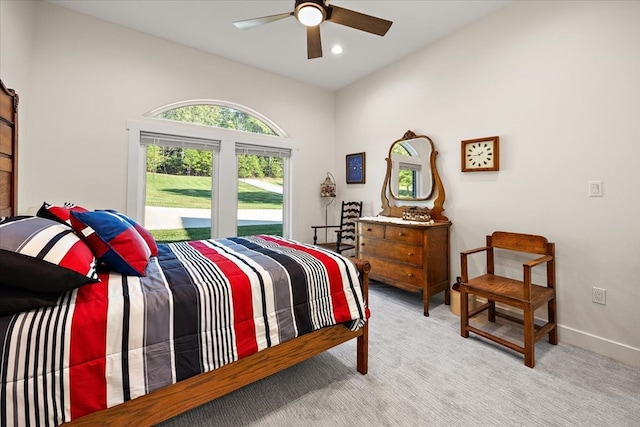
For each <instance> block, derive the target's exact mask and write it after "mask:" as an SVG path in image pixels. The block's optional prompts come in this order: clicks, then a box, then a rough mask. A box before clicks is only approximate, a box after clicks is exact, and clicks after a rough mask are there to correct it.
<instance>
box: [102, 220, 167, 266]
mask: <svg viewBox="0 0 640 427" xmlns="http://www.w3.org/2000/svg"><path fill="white" fill-rule="evenodd" d="M107 212H111V213H113V214H116V215H118V216H119V217H120V218H122V219H124V220H125V221H127V222H128V223H129V224H131V225H132V226H133V228H135V229H136V231H137V232H138V233H139V234H140V237H142V238H143V239H144V241H145V242H146V243H147V246H149V250H150V251H151V256H158V245H157V244H156V239H154V238H153V236H152V235H151V233H150V232H149V230H147V229H146V228H144V227H143V226H141V225H140V224H138V223H137V222H135V221H134V220H132V219H131V218H129V217H128V216H126V215H125V214H123V213H120V212H118V211H114V210H111V209H107Z"/></svg>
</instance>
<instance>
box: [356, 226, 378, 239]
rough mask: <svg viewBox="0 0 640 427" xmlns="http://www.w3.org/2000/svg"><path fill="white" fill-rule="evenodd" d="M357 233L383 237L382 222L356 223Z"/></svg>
mask: <svg viewBox="0 0 640 427" xmlns="http://www.w3.org/2000/svg"><path fill="white" fill-rule="evenodd" d="M358 234H360V235H362V236H365V237H379V238H383V237H384V224H370V223H366V222H359V223H358Z"/></svg>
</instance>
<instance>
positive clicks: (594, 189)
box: [589, 181, 602, 197]
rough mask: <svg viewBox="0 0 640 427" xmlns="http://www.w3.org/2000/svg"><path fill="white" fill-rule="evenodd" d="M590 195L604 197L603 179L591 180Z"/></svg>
mask: <svg viewBox="0 0 640 427" xmlns="http://www.w3.org/2000/svg"><path fill="white" fill-rule="evenodd" d="M589 197H602V181H589Z"/></svg>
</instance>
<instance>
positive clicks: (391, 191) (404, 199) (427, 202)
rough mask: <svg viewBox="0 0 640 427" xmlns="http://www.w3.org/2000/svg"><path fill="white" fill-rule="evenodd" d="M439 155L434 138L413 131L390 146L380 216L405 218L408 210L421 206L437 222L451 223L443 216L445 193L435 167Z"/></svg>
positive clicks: (406, 133)
mask: <svg viewBox="0 0 640 427" xmlns="http://www.w3.org/2000/svg"><path fill="white" fill-rule="evenodd" d="M437 156H438V152H437V151H436V149H435V147H434V145H433V141H431V138H429V137H428V136H426V135H416V134H415V133H413V132H412V131H410V130H409V131H407V132H405V134H404V136H403V137H402V138H400V139H399V140H397V141H394V142H393V143H392V144H391V147H390V148H389V156H388V157H387V158H386V162H387V173H386V175H385V178H384V183H383V184H382V192H381V199H382V212H380V214H379V215H382V216H390V217H396V218H402V217H403V213H405V211H406V210H407V209H409V208H411V207H419V208H422V209H427V211H428V213H429V214H430V216H431V218H432V219H434V220H435V221H448V218H447V217H446V216H444V215H443V214H442V211H444V199H445V193H444V187H443V185H442V180H441V179H440V174H438V169H437V168H436V157H437Z"/></svg>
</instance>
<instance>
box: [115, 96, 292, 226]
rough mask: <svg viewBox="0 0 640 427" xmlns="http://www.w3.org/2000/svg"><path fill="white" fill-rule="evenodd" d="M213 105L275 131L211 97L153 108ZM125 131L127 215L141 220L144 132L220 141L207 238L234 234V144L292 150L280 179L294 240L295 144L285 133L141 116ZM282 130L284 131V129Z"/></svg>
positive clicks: (284, 209)
mask: <svg viewBox="0 0 640 427" xmlns="http://www.w3.org/2000/svg"><path fill="white" fill-rule="evenodd" d="M198 104H212V105H219V106H224V107H228V108H233V109H235V110H239V111H243V112H245V113H247V114H250V115H254V116H256V117H257V118H259V119H260V120H262V121H264V123H265V124H267V125H268V126H269V127H271V129H273V130H274V132H277V133H279V132H281V129H280V128H279V127H278V126H277V125H275V124H273V122H271V121H270V120H268V119H266V118H265V117H264V116H262V115H260V114H258V113H256V112H254V111H252V110H250V109H247V108H245V107H242V106H239V105H237V104H231V103H228V102H227V103H223V102H216V101H211V100H207V101H205V100H196V101H189V102H188V101H183V102H179V103H174V104H171V105H169V106H165V107H162V108H159V109H156V110H153V111H152V112H150V113H148V115H151V114H159V113H160V112H162V111H166V110H169V109H173V108H178V107H181V106H188V105H198ZM127 129H128V131H129V156H128V166H127V170H128V178H127V205H126V206H127V214H128V215H129V216H131V217H132V218H134V219H135V220H136V221H139V222H140V223H143V220H144V203H145V187H146V186H145V182H146V173H145V172H146V145H144V144H142V143H141V141H140V136H141V133H142V132H150V133H164V134H170V135H184V136H186V137H193V138H203V139H210V140H214V141H219V142H220V151H218V152H217V153H214V156H213V169H214V170H213V176H212V192H213V194H212V197H211V203H212V219H211V236H212V237H213V238H217V237H231V236H236V235H237V205H238V180H237V176H238V175H237V159H236V144H249V145H256V146H263V147H266V148H273V149H283V150H284V149H286V150H290V152H291V156H290V157H288V158H285V160H284V178H285V179H284V181H283V206H282V217H283V218H282V234H283V237H285V238H292V236H293V230H294V229H295V224H294V215H293V194H295V188H294V187H295V180H294V179H293V177H292V171H293V170H294V168H293V165H294V164H295V157H296V151H297V144H296V143H295V141H292V140H291V139H290V138H288V137H287V136H286V134H285V136H274V135H266V134H258V133H251V132H245V131H238V130H233V129H225V128H219V127H213V126H206V125H200V124H193V123H185V122H178V121H173V120H166V119H159V118H153V117H144V118H140V119H134V120H127ZM282 134H284V132H282ZM229 176H233V177H235V178H236V179H234V180H233V181H232V182H233V183H232V184H229V185H226V184H225V186H221V185H220V184H221V183H222V182H225V181H224V180H223V178H224V177H229Z"/></svg>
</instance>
